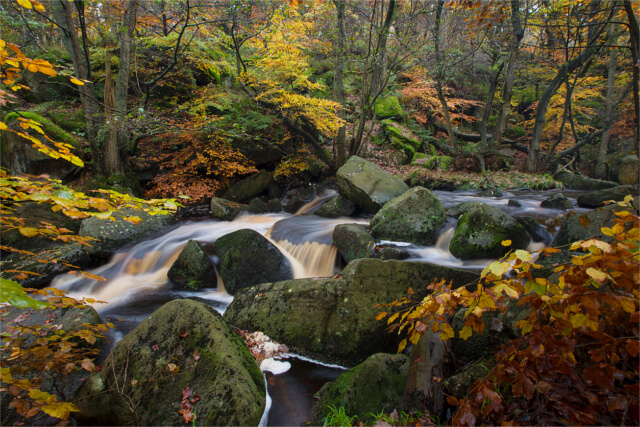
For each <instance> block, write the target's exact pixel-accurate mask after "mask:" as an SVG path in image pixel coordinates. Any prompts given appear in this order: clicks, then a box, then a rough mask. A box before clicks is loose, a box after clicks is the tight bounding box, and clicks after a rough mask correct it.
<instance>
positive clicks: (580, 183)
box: [553, 171, 618, 191]
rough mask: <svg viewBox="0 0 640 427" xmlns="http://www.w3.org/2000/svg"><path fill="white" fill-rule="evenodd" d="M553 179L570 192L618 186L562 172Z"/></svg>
mask: <svg viewBox="0 0 640 427" xmlns="http://www.w3.org/2000/svg"><path fill="white" fill-rule="evenodd" d="M553 179H554V180H556V181H560V182H561V183H562V185H563V186H564V187H565V188H568V189H570V190H587V191H597V190H604V189H605V188H611V187H615V186H617V185H618V183H617V182H612V181H601V180H599V179H593V178H588V177H586V176H582V175H578V174H575V173H571V172H568V171H560V172H558V173H556V174H555V175H554V176H553Z"/></svg>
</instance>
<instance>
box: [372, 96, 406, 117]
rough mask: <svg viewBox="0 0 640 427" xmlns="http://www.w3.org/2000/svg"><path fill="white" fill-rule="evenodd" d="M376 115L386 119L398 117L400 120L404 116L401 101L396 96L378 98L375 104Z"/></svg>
mask: <svg viewBox="0 0 640 427" xmlns="http://www.w3.org/2000/svg"><path fill="white" fill-rule="evenodd" d="M375 112H376V117H377V118H379V119H381V120H384V119H396V120H399V119H401V118H403V117H404V111H403V110H402V106H401V105H400V101H399V100H398V98H397V97H395V96H388V97H386V98H378V99H376V105H375Z"/></svg>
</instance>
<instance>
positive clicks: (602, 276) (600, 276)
mask: <svg viewBox="0 0 640 427" xmlns="http://www.w3.org/2000/svg"><path fill="white" fill-rule="evenodd" d="M587 274H588V275H589V277H591V278H592V279H593V280H595V281H596V282H599V283H602V282H604V281H605V280H607V277H609V275H608V274H607V273H605V272H603V271H600V270H597V269H595V268H593V267H589V268H587Z"/></svg>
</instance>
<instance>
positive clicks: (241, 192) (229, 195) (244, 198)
mask: <svg viewBox="0 0 640 427" xmlns="http://www.w3.org/2000/svg"><path fill="white" fill-rule="evenodd" d="M271 181H273V176H272V174H271V172H269V171H266V170H261V171H260V172H256V173H254V174H253V175H249V176H248V177H247V178H244V179H243V180H241V181H239V182H237V183H235V184H233V185H232V186H231V187H230V188H229V190H227V191H226V192H225V193H224V195H223V196H222V197H224V198H225V199H228V200H231V201H234V202H240V203H244V202H248V201H249V200H251V199H253V198H254V197H256V196H257V195H259V194H260V193H262V192H263V191H265V190H267V189H268V188H269V184H271Z"/></svg>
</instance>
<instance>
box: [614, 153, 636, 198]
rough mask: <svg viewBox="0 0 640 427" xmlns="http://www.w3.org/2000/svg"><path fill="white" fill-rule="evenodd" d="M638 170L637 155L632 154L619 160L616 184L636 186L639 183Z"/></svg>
mask: <svg viewBox="0 0 640 427" xmlns="http://www.w3.org/2000/svg"><path fill="white" fill-rule="evenodd" d="M638 168H640V160H639V159H638V156H637V155H635V154H633V155H630V156H625V157H623V158H622V159H620V163H619V165H618V182H619V183H620V184H622V185H637V184H638V182H639V181H638V179H639V178H638ZM636 194H637V193H636Z"/></svg>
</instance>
